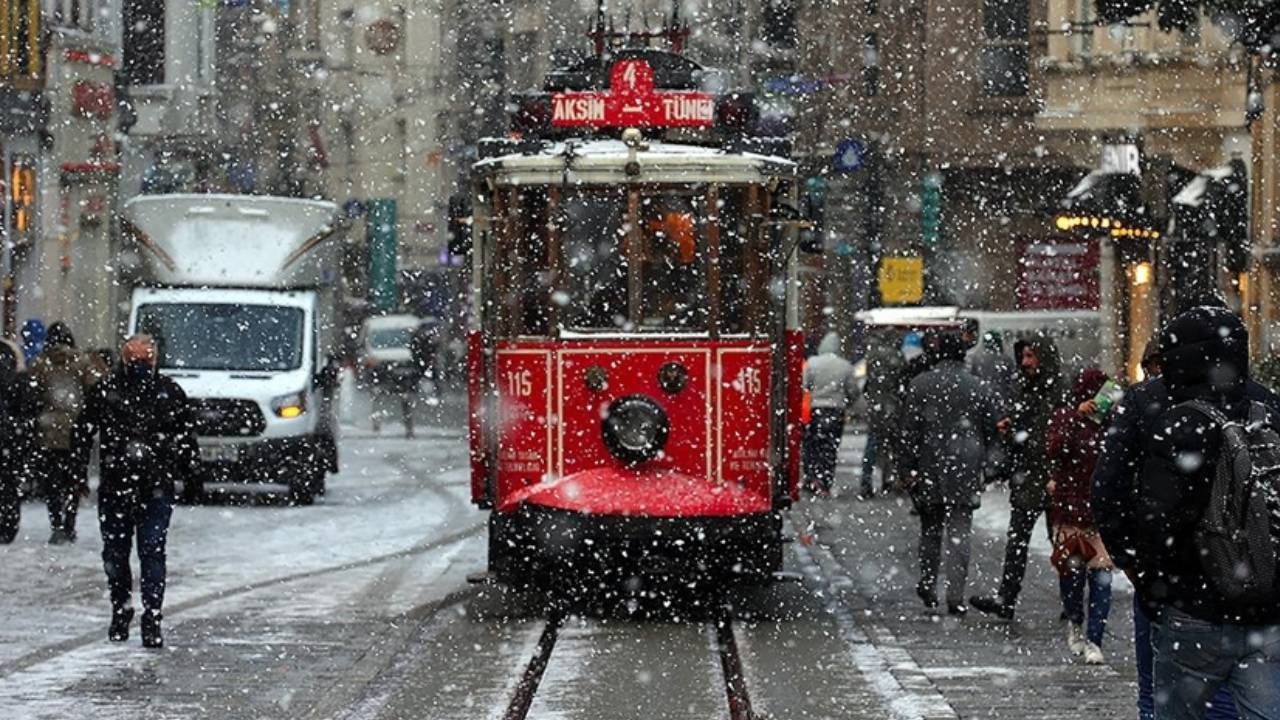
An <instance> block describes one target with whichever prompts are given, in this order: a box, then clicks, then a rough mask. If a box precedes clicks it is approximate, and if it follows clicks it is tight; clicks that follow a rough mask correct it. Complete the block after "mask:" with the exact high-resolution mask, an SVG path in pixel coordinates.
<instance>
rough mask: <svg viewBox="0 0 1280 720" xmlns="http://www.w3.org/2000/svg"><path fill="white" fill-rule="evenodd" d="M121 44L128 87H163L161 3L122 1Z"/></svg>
mask: <svg viewBox="0 0 1280 720" xmlns="http://www.w3.org/2000/svg"><path fill="white" fill-rule="evenodd" d="M123 41H124V42H123V45H124V76H125V78H126V79H127V80H128V82H129V84H130V85H160V84H163V83H164V0H125V3H124V38H123Z"/></svg>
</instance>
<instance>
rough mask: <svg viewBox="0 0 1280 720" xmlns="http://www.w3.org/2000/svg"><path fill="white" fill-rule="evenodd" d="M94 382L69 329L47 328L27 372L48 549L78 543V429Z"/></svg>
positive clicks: (82, 467)
mask: <svg viewBox="0 0 1280 720" xmlns="http://www.w3.org/2000/svg"><path fill="white" fill-rule="evenodd" d="M98 377H99V376H98V374H97V373H96V372H94V369H93V365H92V364H91V363H90V361H89V359H88V358H87V357H86V356H85V355H83V354H81V353H80V352H78V351H77V350H76V341H75V337H74V336H72V334H71V330H70V328H68V327H67V326H66V325H65V324H64V323H61V322H55V323H53V324H52V325H50V326H49V331H48V334H47V335H46V337H45V344H44V351H43V352H41V353H40V356H39V357H38V358H36V361H35V364H34V365H32V367H31V378H32V381H33V382H34V383H35V387H36V392H37V398H38V400H39V404H40V414H39V417H38V418H37V429H38V432H37V435H36V439H37V442H38V447H39V456H40V460H39V462H40V472H41V477H42V480H43V485H44V493H45V503H46V505H47V506H48V510H49V526H50V528H51V530H52V532H51V534H50V536H49V543H50V544H54V545H57V544H61V543H67V542H75V540H76V513H77V511H78V509H79V507H80V485H81V483H82V482H83V481H84V480H85V478H86V475H87V472H88V462H89V447H86V445H85V442H84V440H83V439H82V438H81V437H80V436H81V429H80V426H79V423H80V416H81V414H82V413H83V412H84V408H85V397H86V395H87V394H88V392H89V389H90V388H92V387H93V385H94V383H96V382H97V381H98Z"/></svg>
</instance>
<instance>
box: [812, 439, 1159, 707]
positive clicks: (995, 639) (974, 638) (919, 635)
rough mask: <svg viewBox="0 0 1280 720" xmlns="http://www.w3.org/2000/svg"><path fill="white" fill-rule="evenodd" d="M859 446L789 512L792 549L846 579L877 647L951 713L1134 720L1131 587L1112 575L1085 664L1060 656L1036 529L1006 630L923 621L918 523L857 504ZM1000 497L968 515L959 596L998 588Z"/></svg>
mask: <svg viewBox="0 0 1280 720" xmlns="http://www.w3.org/2000/svg"><path fill="white" fill-rule="evenodd" d="M863 442H864V438H863V437H862V436H858V435H847V436H846V437H845V439H844V443H843V444H842V448H841V453H840V455H841V465H840V468H841V469H840V472H839V474H838V478H837V486H839V487H842V488H843V489H844V490H845V492H844V493H843V494H842V495H840V496H838V497H836V498H835V499H830V500H808V499H806V500H802V501H801V503H800V504H799V506H798V507H797V508H796V510H795V511H793V513H792V521H793V523H795V524H796V528H795V529H796V531H797V533H798V534H800V535H801V536H802V537H801V542H802V543H803V542H805V541H808V542H810V543H811V544H812V545H813V546H815V547H817V548H819V550H825V551H829V553H830V557H831V558H832V560H833V561H834V563H836V564H838V566H839V569H843V571H844V572H845V573H846V575H845V578H846V582H847V584H848V587H849V592H847V593H845V594H844V600H845V602H846V604H847V605H849V606H850V608H851V610H852V611H853V612H854V615H855V617H856V618H857V621H858V623H859V624H860V625H863V626H865V628H866V629H867V630H868V634H869V635H871V636H872V638H873V639H874V640H875V641H876V642H877V644H881V643H883V644H885V645H886V646H888V647H895V646H896V647H898V648H901V649H902V650H903V651H905V653H906V656H905V659H906V660H909V661H910V663H911V664H913V665H917V666H918V667H919V669H920V671H922V672H923V674H924V675H925V676H926V677H928V678H929V680H930V681H932V683H933V684H934V685H935V686H936V687H937V689H938V690H939V691H940V692H941V694H942V695H943V697H944V698H945V700H946V701H947V703H949V704H950V705H951V706H952V707H953V708H955V710H956V713H957V714H958V715H959V716H960V717H975V718H976V717H981V718H1019V719H1021V718H1036V719H1037V720H1047V719H1052V718H1062V719H1063V720H1066V719H1067V718H1083V717H1088V718H1130V717H1134V716H1136V710H1135V707H1134V706H1135V701H1136V697H1137V684H1136V680H1135V671H1134V659H1133V641H1132V637H1133V623H1132V597H1133V596H1132V588H1131V586H1130V585H1129V584H1128V582H1127V581H1126V580H1125V579H1124V578H1123V577H1122V576H1121V575H1119V574H1117V576H1116V579H1115V584H1114V590H1115V592H1114V596H1113V601H1112V611H1111V618H1110V623H1109V625H1108V629H1107V637H1106V641H1105V642H1104V644H1103V651H1104V652H1105V653H1106V658H1107V662H1106V664H1104V665H1102V666H1099V667H1090V666H1086V665H1084V664H1083V663H1082V661H1081V660H1079V659H1078V658H1073V657H1071V656H1070V655H1069V654H1068V652H1067V649H1066V642H1065V633H1066V630H1065V626H1064V624H1063V622H1062V621H1061V620H1060V619H1059V613H1060V611H1061V606H1060V604H1059V601H1058V580H1057V574H1056V572H1055V571H1054V570H1053V568H1052V567H1051V566H1050V564H1049V559H1048V557H1049V551H1050V548H1049V542H1048V538H1047V534H1046V533H1045V531H1044V530H1043V529H1037V531H1036V534H1035V536H1034V538H1033V541H1032V548H1031V558H1030V561H1029V563H1028V569H1027V576H1026V580H1025V582H1024V589H1023V593H1022V597H1021V598H1020V599H1019V604H1018V609H1017V618H1016V619H1015V620H1014V621H1013V622H1003V621H999V620H994V619H990V618H987V617H986V616H983V615H982V614H980V613H977V612H976V611H972V610H971V611H970V614H969V616H968V617H965V618H962V619H956V618H953V617H950V616H947V615H945V614H944V615H942V616H934V615H930V614H927V613H926V612H925V611H924V609H923V607H922V606H921V604H920V601H919V599H918V598H917V597H916V595H915V584H916V581H917V579H918V570H917V564H916V549H917V547H918V542H919V521H918V518H916V517H915V516H912V515H911V514H910V512H909V511H910V502H909V501H907V500H906V498H904V497H897V496H880V497H877V498H876V499H874V500H871V501H869V502H868V501H859V500H857V499H856V495H855V493H856V488H857V478H858V474H857V473H858V472H860V468H861V451H862V445H863ZM1008 513H1009V504H1008V493H1007V490H1004V489H1003V488H1000V487H993V488H991V489H989V490H988V492H987V493H986V494H985V495H984V497H983V503H982V507H981V508H980V509H979V510H978V512H977V514H976V515H975V517H974V539H973V562H972V564H971V566H970V572H969V584H968V590H967V592H966V596H967V595H972V594H978V593H982V594H985V593H989V592H992V591H993V590H994V588H995V586H996V585H997V583H998V581H999V575H1000V571H1001V564H1002V562H1003V557H1004V532H1005V529H1006V526H1007V523H1008Z"/></svg>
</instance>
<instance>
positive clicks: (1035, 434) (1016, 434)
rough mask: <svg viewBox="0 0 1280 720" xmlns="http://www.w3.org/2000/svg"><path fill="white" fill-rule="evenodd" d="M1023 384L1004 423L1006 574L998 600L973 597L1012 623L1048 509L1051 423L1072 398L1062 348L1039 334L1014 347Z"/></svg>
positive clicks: (979, 607)
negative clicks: (1008, 461)
mask: <svg viewBox="0 0 1280 720" xmlns="http://www.w3.org/2000/svg"><path fill="white" fill-rule="evenodd" d="M1013 356H1014V358H1015V359H1016V360H1017V361H1018V379H1017V381H1016V383H1015V386H1014V395H1013V398H1012V406H1011V408H1010V411H1011V412H1010V415H1009V417H1008V418H1006V419H1004V420H1002V421H1001V423H1000V428H1001V433H1002V435H1004V436H1005V437H1006V438H1008V441H1009V443H1008V444H1009V452H1010V454H1011V455H1012V456H1013V458H1012V463H1013V466H1014V471H1013V477H1012V479H1011V480H1010V481H1009V503H1010V505H1012V509H1011V511H1010V514H1009V529H1008V532H1007V537H1006V541H1005V555H1004V569H1003V572H1002V574H1001V578H1000V588H999V590H998V591H997V592H996V594H995V595H985V596H983V595H975V596H973V597H971V598H969V602H970V604H972V605H973V607H974V608H976V609H977V610H979V611H980V612H982V613H985V614H987V615H995V616H997V617H999V618H1002V619H1004V620H1012V619H1013V611H1014V607H1015V605H1016V604H1017V602H1018V595H1019V594H1021V592H1022V579H1023V577H1024V576H1025V575H1026V573H1027V551H1028V549H1029V548H1030V546H1031V535H1032V533H1033V532H1035V528H1036V524H1037V522H1038V521H1039V519H1040V516H1041V515H1042V514H1043V513H1044V512H1045V510H1046V509H1047V508H1048V505H1049V494H1048V490H1047V488H1048V483H1049V463H1048V459H1047V458H1046V456H1045V440H1046V434H1047V432H1048V428H1049V418H1050V416H1052V415H1053V412H1054V411H1055V410H1057V409H1058V407H1059V406H1061V405H1062V404H1063V403H1064V402H1065V401H1066V398H1067V393H1066V389H1065V388H1064V382H1063V380H1062V374H1061V361H1060V359H1059V355H1058V346H1057V345H1055V344H1054V342H1053V339H1052V338H1050V337H1049V336H1048V335H1046V334H1036V335H1034V336H1032V337H1030V338H1028V339H1026V340H1019V341H1018V342H1016V343H1014V345H1013Z"/></svg>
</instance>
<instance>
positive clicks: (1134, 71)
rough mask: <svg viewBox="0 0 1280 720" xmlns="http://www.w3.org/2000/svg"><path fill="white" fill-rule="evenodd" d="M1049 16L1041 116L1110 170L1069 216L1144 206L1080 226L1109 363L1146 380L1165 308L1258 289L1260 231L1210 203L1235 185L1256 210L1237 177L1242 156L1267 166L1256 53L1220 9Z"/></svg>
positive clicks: (1068, 9)
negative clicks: (1176, 19)
mask: <svg viewBox="0 0 1280 720" xmlns="http://www.w3.org/2000/svg"><path fill="white" fill-rule="evenodd" d="M1047 27H1049V28H1054V29H1056V31H1055V32H1054V33H1053V34H1050V35H1048V44H1047V48H1046V50H1047V52H1046V53H1045V55H1044V57H1043V58H1041V60H1040V62H1039V64H1040V66H1041V67H1042V69H1043V75H1042V77H1043V78H1044V98H1045V101H1044V108H1043V109H1042V110H1041V112H1040V113H1039V114H1038V116H1037V117H1036V126H1037V127H1038V128H1039V129H1040V131H1042V132H1043V133H1045V134H1046V135H1048V136H1051V137H1052V139H1053V140H1052V143H1053V146H1054V147H1055V148H1057V149H1058V150H1060V151H1061V152H1062V153H1063V154H1065V155H1067V156H1069V157H1070V158H1071V159H1072V161H1073V162H1074V163H1075V164H1076V165H1077V166H1078V167H1080V168H1082V169H1087V170H1090V171H1092V172H1091V174H1090V176H1089V177H1090V182H1093V181H1094V180H1096V184H1095V186H1094V187H1093V188H1091V189H1089V191H1088V193H1087V194H1088V195H1092V196H1093V197H1091V198H1090V202H1088V203H1086V207H1084V208H1083V209H1082V210H1081V211H1078V212H1071V211H1070V210H1062V211H1061V213H1066V214H1068V215H1074V216H1076V217H1091V216H1092V217H1099V216H1100V217H1101V218H1102V219H1104V220H1106V219H1108V218H1110V219H1112V220H1114V219H1116V218H1119V217H1121V216H1122V215H1124V214H1126V213H1124V212H1123V211H1120V212H1118V211H1117V208H1118V206H1121V205H1126V204H1127V205H1129V206H1131V207H1129V208H1128V213H1127V214H1128V215H1129V217H1127V218H1124V219H1125V222H1126V223H1127V227H1125V228H1122V229H1120V230H1117V229H1116V228H1114V226H1113V227H1111V228H1107V227H1106V226H1105V224H1104V225H1103V226H1102V227H1094V226H1092V225H1083V226H1077V227H1072V228H1070V230H1069V233H1070V234H1072V235H1075V236H1078V237H1079V236H1091V237H1092V238H1094V239H1095V241H1096V242H1098V243H1099V246H1100V249H1101V263H1100V264H1101V274H1102V278H1101V281H1102V291H1103V292H1102V295H1103V299H1104V302H1103V305H1104V307H1103V313H1104V316H1105V317H1104V320H1105V322H1104V323H1103V328H1104V331H1105V332H1107V333H1109V334H1110V337H1109V338H1108V341H1107V342H1104V347H1110V348H1112V349H1113V351H1114V352H1113V354H1112V355H1111V356H1110V357H1107V358H1104V363H1105V364H1106V365H1108V366H1109V368H1110V369H1111V370H1113V371H1124V372H1126V373H1127V374H1128V375H1129V376H1131V377H1136V376H1137V375H1138V373H1139V370H1138V361H1139V360H1140V358H1141V355H1142V351H1143V349H1144V348H1145V346H1146V343H1147V342H1148V340H1149V339H1150V337H1151V336H1152V334H1153V333H1154V332H1155V330H1156V328H1157V327H1158V326H1159V323H1160V322H1161V320H1162V319H1163V318H1167V317H1168V316H1170V315H1171V314H1172V313H1174V312H1176V311H1177V309H1178V307H1179V306H1181V305H1182V304H1185V303H1186V302H1188V301H1190V300H1192V299H1194V297H1195V296H1197V295H1200V294H1202V293H1204V292H1207V291H1213V290H1215V289H1222V290H1223V291H1225V292H1226V294H1227V296H1228V297H1229V298H1232V299H1233V300H1234V301H1235V302H1239V300H1240V293H1241V290H1243V289H1247V286H1248V282H1247V279H1246V278H1245V277H1243V276H1241V275H1239V274H1238V273H1239V271H1241V270H1243V262H1244V260H1245V259H1246V258H1245V256H1244V255H1242V254H1241V253H1240V250H1241V247H1240V246H1242V245H1243V246H1245V247H1244V251H1245V252H1247V243H1248V239H1247V228H1246V227H1244V225H1243V224H1242V225H1241V227H1240V228H1239V231H1238V232H1234V233H1233V232H1229V231H1227V229H1226V228H1225V227H1223V223H1221V222H1216V223H1215V222H1212V220H1213V217H1212V215H1213V213H1210V217H1205V213H1204V212H1203V209H1204V208H1205V207H1207V205H1206V203H1213V202H1215V200H1214V197H1215V193H1218V194H1219V195H1223V194H1230V192H1229V189H1235V190H1238V191H1239V192H1238V193H1236V195H1237V197H1238V200H1239V202H1240V204H1241V211H1240V212H1241V214H1242V215H1243V213H1244V208H1245V203H1247V186H1248V181H1247V180H1245V179H1244V178H1241V182H1238V183H1236V182H1234V181H1233V180H1232V179H1231V178H1232V173H1231V171H1230V166H1231V164H1232V163H1233V162H1235V163H1237V164H1238V165H1239V167H1240V171H1241V172H1243V173H1244V175H1245V176H1246V177H1248V176H1254V175H1255V174H1256V173H1255V170H1257V169H1258V167H1257V166H1258V165H1259V164H1260V163H1259V161H1258V158H1256V157H1255V156H1254V155H1253V152H1252V149H1251V138H1250V134H1249V129H1248V125H1249V123H1248V118H1247V117H1246V95H1247V92H1246V86H1247V81H1248V74H1249V70H1248V68H1249V62H1250V60H1249V58H1248V56H1247V55H1246V53H1245V52H1244V51H1243V50H1242V49H1241V48H1240V47H1239V46H1238V45H1235V46H1233V45H1232V43H1231V41H1230V40H1229V39H1228V38H1227V37H1226V35H1225V34H1224V33H1223V32H1222V31H1221V30H1220V29H1219V28H1217V27H1216V26H1214V25H1213V24H1212V23H1210V22H1209V21H1208V19H1207V18H1200V20H1199V22H1197V23H1195V24H1193V25H1192V26H1191V28H1190V29H1189V30H1188V31H1186V32H1173V33H1168V32H1163V31H1160V30H1159V29H1158V28H1157V27H1156V22H1155V18H1154V14H1151V15H1148V16H1145V17H1139V18H1134V19H1133V20H1132V22H1131V23H1129V24H1127V25H1115V26H1110V27H1102V26H1099V25H1098V24H1097V21H1096V19H1095V17H1094V15H1093V8H1092V3H1087V2H1085V3H1081V2H1077V1H1076V0H1050V1H1049V3H1048V23H1047ZM1116 178H1122V179H1123V182H1119V183H1117V182H1116V181H1115V180H1116ZM1083 187H1084V185H1083V184H1082V185H1081V186H1079V188H1083ZM1117 187H1121V188H1123V187H1127V188H1128V189H1127V190H1121V191H1119V192H1117V190H1116V188H1117ZM1124 195H1128V197H1124ZM1224 202H1230V198H1228V199H1226V200H1224ZM1068 205H1070V203H1068ZM1069 224H1070V223H1065V222H1064V223H1063V226H1067V225H1069ZM1135 232H1136V233H1137V235H1136V236H1135V235H1134V233H1135ZM1255 237H1256V235H1255ZM1233 258H1239V259H1238V260H1233ZM1232 267H1235V269H1234V270H1233V269H1232ZM1242 280H1245V282H1244V284H1243V287H1242V285H1241V281H1242ZM1247 304H1248V303H1246V305H1247Z"/></svg>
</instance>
